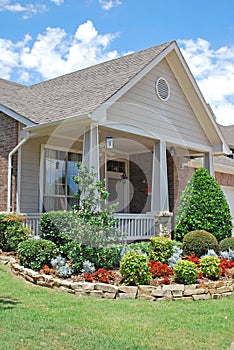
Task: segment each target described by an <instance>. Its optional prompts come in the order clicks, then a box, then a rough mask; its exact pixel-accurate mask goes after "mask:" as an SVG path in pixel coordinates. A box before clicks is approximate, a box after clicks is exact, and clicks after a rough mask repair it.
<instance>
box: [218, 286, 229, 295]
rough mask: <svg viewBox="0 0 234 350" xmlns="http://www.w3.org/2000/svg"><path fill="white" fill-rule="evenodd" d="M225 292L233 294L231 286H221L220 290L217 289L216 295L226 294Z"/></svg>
mask: <svg viewBox="0 0 234 350" xmlns="http://www.w3.org/2000/svg"><path fill="white" fill-rule="evenodd" d="M227 292H233V286H223V287H220V288H217V293H221V294H222V293H227Z"/></svg>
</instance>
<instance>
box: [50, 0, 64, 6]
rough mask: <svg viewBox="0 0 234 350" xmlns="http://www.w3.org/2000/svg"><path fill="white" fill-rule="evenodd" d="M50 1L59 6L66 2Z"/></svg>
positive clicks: (60, 0)
mask: <svg viewBox="0 0 234 350" xmlns="http://www.w3.org/2000/svg"><path fill="white" fill-rule="evenodd" d="M50 1H51V2H53V3H54V4H55V5H57V6H60V5H62V4H63V3H64V0H50Z"/></svg>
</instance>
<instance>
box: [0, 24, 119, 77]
mask: <svg viewBox="0 0 234 350" xmlns="http://www.w3.org/2000/svg"><path fill="white" fill-rule="evenodd" d="M116 36H117V34H111V33H106V34H100V33H98V31H97V30H96V29H95V27H94V25H93V23H92V22H91V21H87V22H86V23H84V24H81V25H80V26H78V28H77V30H76V32H75V33H74V34H73V35H70V34H68V33H66V32H65V30H63V29H62V28H50V27H48V28H47V29H46V30H45V32H44V33H42V34H38V36H37V38H36V40H35V41H34V42H33V43H31V41H32V38H31V37H30V36H29V35H26V36H25V38H24V40H23V41H20V42H18V43H13V42H12V41H9V40H5V39H0V64H1V67H2V70H1V76H2V77H3V78H5V79H12V78H13V77H14V80H15V81H18V82H20V83H28V84H30V83H35V82H37V81H41V80H44V79H50V78H54V77H56V76H59V75H62V74H66V73H69V72H71V71H75V70H78V69H81V68H84V67H87V66H91V65H93V64H97V63H100V62H103V61H106V60H108V59H112V58H116V57H117V56H118V53H117V51H116V50H112V51H108V45H109V44H110V42H111V41H112V40H113V39H114V38H116ZM30 44H31V45H30ZM30 78H31V79H30Z"/></svg>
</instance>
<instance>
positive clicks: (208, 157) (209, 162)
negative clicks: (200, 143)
mask: <svg viewBox="0 0 234 350" xmlns="http://www.w3.org/2000/svg"><path fill="white" fill-rule="evenodd" d="M203 165H204V168H205V169H206V170H208V171H209V173H210V175H212V176H214V175H215V172H214V158H213V154H212V153H211V152H209V153H206V154H205V156H204V161H203Z"/></svg>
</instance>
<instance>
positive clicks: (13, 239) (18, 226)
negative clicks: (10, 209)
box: [0, 214, 31, 252]
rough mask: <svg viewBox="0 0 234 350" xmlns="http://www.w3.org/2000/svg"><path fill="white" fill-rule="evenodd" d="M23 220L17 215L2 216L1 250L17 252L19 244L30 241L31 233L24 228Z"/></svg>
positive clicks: (0, 226) (0, 219)
mask: <svg viewBox="0 0 234 350" xmlns="http://www.w3.org/2000/svg"><path fill="white" fill-rule="evenodd" d="M23 219H24V217H23V216H20V215H16V214H0V248H1V249H2V250H3V251H5V252H10V251H16V250H17V247H18V244H19V243H20V242H23V241H25V240H26V239H28V236H29V234H30V233H31V231H30V230H29V229H28V228H26V227H24V226H23V223H22V221H23Z"/></svg>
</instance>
